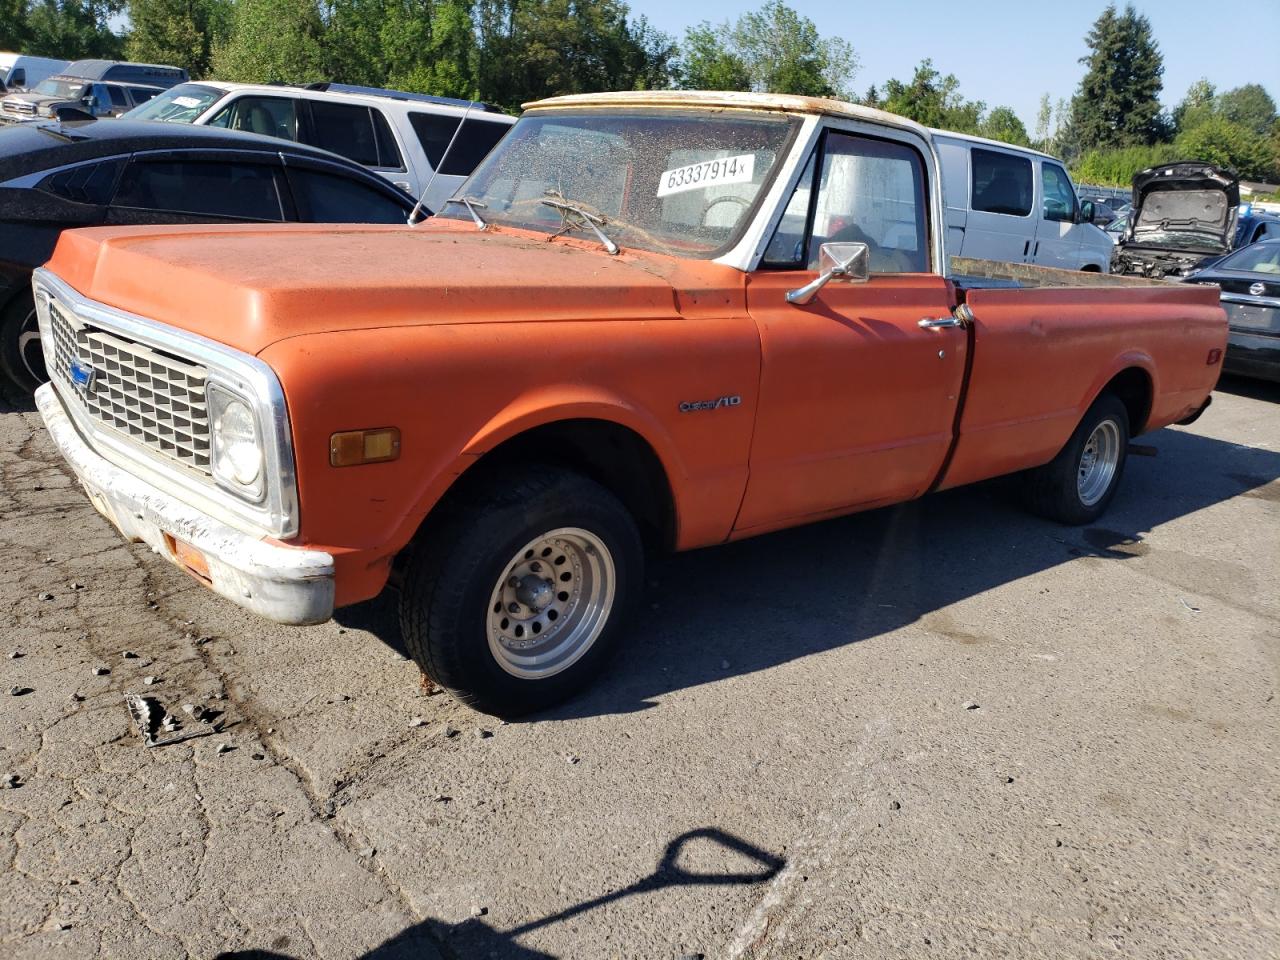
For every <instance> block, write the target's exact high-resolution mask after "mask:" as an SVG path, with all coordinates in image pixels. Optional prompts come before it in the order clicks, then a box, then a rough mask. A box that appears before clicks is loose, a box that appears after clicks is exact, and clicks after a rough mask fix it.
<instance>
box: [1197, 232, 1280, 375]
mask: <svg viewBox="0 0 1280 960" xmlns="http://www.w3.org/2000/svg"><path fill="white" fill-rule="evenodd" d="M1186 282H1187V283H1207V284H1216V285H1217V286H1219V287H1221V288H1222V307H1223V309H1224V310H1226V311H1227V323H1228V324H1229V327H1230V332H1229V334H1228V337H1227V355H1226V357H1225V358H1224V359H1223V367H1222V368H1223V370H1225V371H1227V372H1228V373H1239V374H1243V375H1244V376H1246V377H1258V378H1260V379H1263V380H1276V381H1280V240H1259V241H1258V242H1257V243H1253V244H1250V245H1249V246H1247V247H1245V248H1244V249H1242V250H1237V251H1236V252H1235V253H1231V254H1228V255H1227V256H1225V257H1223V258H1222V259H1221V260H1218V261H1217V262H1215V263H1214V264H1212V265H1211V266H1209V267H1206V268H1205V269H1203V270H1197V271H1196V272H1195V273H1193V274H1192V275H1190V276H1189V277H1187V278H1186Z"/></svg>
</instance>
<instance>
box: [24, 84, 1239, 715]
mask: <svg viewBox="0 0 1280 960" xmlns="http://www.w3.org/2000/svg"><path fill="white" fill-rule="evenodd" d="M980 186H981V185H980V184H979V185H976V187H980ZM943 211H944V205H943V198H942V194H941V186H940V179H939V176H938V161H937V156H936V153H935V150H934V147H933V143H932V141H931V139H930V136H929V132H928V131H927V130H925V129H924V128H922V127H920V126H918V125H917V124H915V123H912V122H910V121H907V120H904V119H902V118H900V117H895V116H891V115H889V114H886V113H882V112H879V111H875V110H869V109H864V108H861V107H855V106H850V105H848V104H845V103H839V102H834V101H828V100H814V99H808V98H800V97H788V96H766V95H751V94H715V93H618V94H600V95H591V96H574V97H564V98H557V99H553V100H546V101H542V102H539V103H535V104H532V105H530V106H529V107H528V109H527V111H526V112H525V114H524V115H523V117H522V118H521V119H520V121H519V122H518V123H517V124H516V126H515V127H514V128H513V129H512V131H511V133H509V134H508V135H507V137H506V139H505V140H503V141H502V143H500V144H499V146H498V147H497V148H496V149H495V150H494V152H493V153H492V154H490V156H489V157H488V158H487V159H486V160H485V161H484V163H482V164H481V166H480V167H479V168H478V169H477V170H476V172H475V173H474V175H473V176H472V177H471V179H470V180H468V181H467V182H466V184H465V185H464V186H463V187H462V189H461V191H460V192H459V193H458V195H457V196H456V197H455V198H454V199H453V200H452V201H450V203H449V204H448V206H447V207H446V209H445V210H444V211H443V212H442V213H441V215H439V216H437V217H435V218H434V219H432V220H430V221H428V222H426V223H423V224H419V225H414V226H410V225H405V226H403V227H395V226H303V225H299V226H260V225H245V226H227V225H222V226H215V227H209V226H185V227H184V226H179V227H140V228H102V229H90V230H77V231H71V232H69V233H66V234H64V235H63V237H62V240H61V241H60V243H59V245H58V248H57V251H56V253H55V254H54V257H53V259H52V260H51V261H50V262H49V264H48V265H47V266H46V267H45V268H44V269H42V270H40V271H39V272H38V273H37V276H36V278H35V281H34V283H35V292H36V303H37V309H38V314H39V320H40V330H41V336H42V338H43V346H44V350H45V354H46V357H47V358H48V367H49V370H50V371H51V375H52V383H50V384H48V385H46V386H45V387H42V388H41V389H40V391H39V392H38V394H37V399H38V404H39V408H40V411H41V413H42V414H43V417H44V420H45V422H46V424H47V425H48V428H49V431H50V433H51V435H52V437H53V439H54V440H55V442H56V443H57V445H58V446H59V447H60V449H61V451H62V453H63V455H64V456H65V457H66V459H67V460H68V461H69V462H70V464H71V467H72V469H74V471H75V472H76V473H77V474H78V476H79V478H80V480H81V481H82V483H83V485H84V487H85V489H86V490H87V491H88V493H89V496H90V497H91V498H92V500H93V502H94V504H95V505H96V506H97V508H98V509H99V510H100V511H101V512H102V513H103V514H104V515H106V516H107V517H108V518H110V519H111V520H112V521H113V522H114V523H115V524H116V526H117V527H119V529H120V530H121V532H122V533H123V534H124V535H125V536H126V537H128V538H130V539H133V540H138V541H145V542H147V543H149V544H150V545H151V546H152V547H153V548H154V549H155V550H156V551H158V552H159V553H160V554H162V555H163V556H165V557H166V558H168V559H169V560H170V561H172V562H174V563H176V564H178V565H180V566H181V567H183V568H184V569H186V570H187V571H188V572H190V573H191V574H192V575H193V576H194V577H196V578H198V579H199V580H201V581H202V582H204V583H205V584H207V585H208V586H209V587H211V588H212V589H213V590H216V591H217V592H218V593H219V594H222V595H223V596H225V597H227V598H229V599H231V600H233V601H235V602H236V603H239V604H241V605H242V606H244V607H247V608H248V609H250V610H253V611H256V612H257V613H260V614H262V615H263V616H266V617H270V618H272V619H275V620H278V621H281V622H285V623H294V624H308V623H318V622H321V621H324V620H327V619H329V617H330V616H331V615H332V613H333V610H334V608H335V607H337V606H342V605H345V604H352V603H356V602H359V601H362V600H366V599H368V598H371V597H373V596H375V595H377V594H378V593H379V592H381V591H382V590H384V589H385V588H387V587H388V586H389V585H391V586H393V587H394V588H396V589H398V590H399V603H400V611H401V614H400V617H401V623H402V627H403V631H404V637H405V641H406V643H407V645H408V648H409V650H410V651H411V652H412V654H413V656H414V657H415V658H416V659H417V661H418V662H419V664H420V665H421V666H422V668H423V670H424V671H425V672H426V673H427V674H428V675H429V676H431V677H432V678H434V679H435V680H436V681H438V682H439V683H440V684H442V685H443V686H445V687H446V688H448V689H450V690H451V691H453V692H454V693H455V694H456V695H457V696H458V697H459V698H460V699H462V700H463V701H465V702H467V703H470V704H472V705H473V706H475V707H477V708H479V709H482V710H485V711H491V712H495V713H502V714H516V713H520V712H522V711H528V710H531V709H535V708H538V707H541V706H544V705H547V704H550V703H552V702H554V701H556V700H559V699H561V698H563V697H565V696H567V695H568V694H570V693H571V692H572V691H574V690H575V689H577V688H579V687H580V686H581V685H582V684H583V683H584V682H585V681H586V680H587V679H588V678H589V677H590V676H591V675H592V674H593V673H594V672H595V671H596V670H598V668H599V667H600V666H601V665H602V663H603V662H604V660H605V659H606V656H607V654H608V653H609V652H610V650H611V649H612V648H614V647H615V646H616V645H617V643H618V640H619V637H620V635H621V634H622V633H623V631H624V629H625V628H626V626H627V624H628V621H629V620H630V619H632V616H633V610H634V608H635V604H636V602H637V600H638V599H639V595H640V593H641V591H642V588H643V584H644V582H645V581H644V576H643V571H642V566H643V562H644V557H645V555H646V552H647V551H654V550H671V549H674V550H687V549H690V548H693V547H703V546H707V545H709V544H716V543H723V542H725V541H727V540H734V539H738V538H742V537H749V536H754V535H755V534H759V533H764V532H766V531H770V530H777V529H779V528H782V527H787V526H792V525H795V524H800V523H807V522H809V521H813V520H819V519H822V518H824V517H833V516H836V515H839V514H845V513H850V512H853V511H857V510H866V509H869V508H873V507H878V506H882V505H885V504H892V503H898V502H901V501H905V500H910V499H912V498H914V497H919V496H921V495H923V494H925V493H928V492H930V491H933V490H938V489H944V488H947V487H954V486H957V485H959V484H965V483H971V482H973V481H976V480H982V479H984V478H987V477H994V476H997V475H1000V474H1010V473H1015V472H1021V473H1025V480H1026V486H1027V491H1028V501H1029V503H1030V504H1031V505H1032V507H1033V508H1034V509H1036V510H1037V511H1039V512H1040V513H1042V514H1045V515H1047V516H1049V517H1052V518H1055V519H1057V520H1060V521H1063V522H1066V523H1086V522H1089V521H1091V520H1093V519H1094V518H1095V517H1097V516H1098V515H1099V514H1100V513H1101V512H1102V511H1103V510H1104V509H1105V508H1106V506H1107V504H1108V502H1109V501H1110V500H1111V498H1112V496H1113V494H1114V493H1115V490H1116V486H1117V484H1118V483H1119V481H1120V477H1121V474H1122V472H1123V470H1124V465H1125V453H1126V449H1127V446H1128V443H1129V439H1130V437H1131V436H1134V435H1136V434H1139V433H1142V432H1144V431H1148V430H1154V429H1156V428H1159V427H1163V426H1165V425H1167V424H1171V423H1175V422H1188V421H1189V420H1190V419H1193V418H1194V417H1196V416H1198V415H1199V413H1200V412H1201V411H1202V410H1203V408H1204V407H1205V406H1206V405H1207V404H1208V402H1209V395H1210V391H1211V390H1212V388H1213V386H1214V384H1215V382H1216V380H1217V377H1218V372H1219V368H1220V361H1221V357H1222V351H1223V349H1224V347H1225V346H1226V341H1227V324H1226V320H1225V317H1224V315H1223V312H1222V309H1221V307H1220V306H1219V303H1218V296H1217V291H1216V290H1213V289H1209V288H1200V287H1196V286H1195V285H1192V284H1161V283H1153V282H1149V281H1143V280H1129V279H1121V278H1110V277H1105V276H1096V275H1090V274H1076V273H1067V272H1064V271H1057V270H1050V269H1043V268H1037V267H1034V266H1029V265H1025V264H995V263H984V262H981V261H963V262H962V261H955V262H952V261H950V260H949V259H948V256H947V251H946V249H945V235H946V231H945V229H943V226H944V224H945V220H944V217H943ZM1058 215H1059V219H1060V213H1059V214H1058Z"/></svg>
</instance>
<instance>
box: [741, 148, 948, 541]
mask: <svg viewBox="0 0 1280 960" xmlns="http://www.w3.org/2000/svg"><path fill="white" fill-rule="evenodd" d="M927 171H928V168H927V166H926V165H925V163H924V159H923V155H922V152H921V149H920V147H919V146H917V145H916V143H915V141H914V139H913V138H910V137H909V135H904V139H903V140H889V139H882V138H879V137H871V136H864V135H860V134H855V133H852V132H844V131H840V130H834V129H831V130H828V131H827V132H826V133H825V134H824V135H823V137H822V138H821V141H820V143H819V144H818V146H817V148H816V149H815V152H814V155H813V156H812V157H810V159H809V162H808V164H807V166H806V169H805V171H804V173H803V174H802V175H801V177H800V181H799V183H798V185H797V186H796V188H795V191H794V193H793V195H792V197H791V202H790V203H789V205H788V207H787V209H786V211H785V213H784V215H783V218H782V221H781V222H780V224H779V226H778V228H777V230H776V232H775V234H774V237H773V239H772V240H771V242H770V244H769V246H768V248H767V249H766V252H765V258H764V262H763V264H762V266H761V267H760V268H759V269H758V270H756V271H755V272H754V273H752V274H751V275H750V276H749V278H748V283H747V309H748V311H749V312H750V314H751V316H752V317H753V319H754V320H755V321H756V325H757V327H758V328H759V331H760V341H761V354H762V369H761V383H760V400H759V407H758V414H757V419H756V429H755V434H754V438H753V441H752V449H751V460H750V478H749V480H748V484H747V491H746V496H745V498H744V501H743V504H742V508H741V510H740V512H739V516H738V520H737V523H736V524H735V534H746V533H752V532H760V531H761V530H764V529H769V528H771V527H778V526H783V525H786V524H789V523H792V522H795V521H797V520H801V519H806V518H808V519H816V518H819V517H821V516H824V515H834V514H838V513H845V512H851V511H853V510H858V509H863V508H866V507H872V506H876V505H878V504H886V503H892V502H897V501H901V500H907V499H911V498H912V497H916V496H919V495H920V494H922V493H924V492H926V491H927V490H928V489H929V487H930V486H931V485H932V483H933V482H934V480H935V478H936V477H937V476H938V474H939V473H940V471H941V470H942V467H943V464H944V462H945V460H946V457H947V454H948V452H949V450H950V447H951V441H952V431H953V426H954V421H955V415H956V410H957V405H958V400H959V395H960V388H961V385H962V383H963V381H964V370H965V358H966V354H967V349H968V342H967V336H966V332H965V330H964V329H963V328H960V327H954V326H943V327H931V328H930V327H922V326H921V325H920V321H921V320H922V319H943V320H946V319H949V318H951V309H952V306H953V303H954V301H953V292H952V289H951V285H950V284H949V283H948V282H947V281H946V280H945V279H944V278H943V277H942V276H940V275H939V274H937V273H934V272H931V271H932V269H933V266H934V265H933V263H932V256H933V254H932V245H931V243H930V232H929V231H930V223H929V199H928V198H929V184H928V182H927ZM824 242H860V243H866V244H867V245H868V249H869V254H870V257H869V259H870V271H871V273H870V278H869V280H868V281H867V282H865V283H846V282H841V281H839V280H835V281H832V282H831V283H828V284H827V285H826V286H825V287H824V288H823V289H822V290H821V291H820V292H819V293H818V294H817V296H815V297H814V298H813V299H812V300H810V301H809V302H808V303H807V304H804V305H803V306H798V305H795V304H792V303H788V302H787V299H786V294H787V292H788V291H790V290H793V289H796V288H798V287H801V286H803V285H804V284H806V283H808V282H809V281H811V280H813V279H815V278H816V277H817V275H818V274H817V266H818V252H819V250H820V248H821V245H822V244H823V243H824Z"/></svg>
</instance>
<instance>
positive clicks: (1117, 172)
mask: <svg viewBox="0 0 1280 960" xmlns="http://www.w3.org/2000/svg"><path fill="white" fill-rule="evenodd" d="M1179 159H1184V158H1183V157H1182V156H1181V155H1180V154H1179V152H1178V148H1177V147H1175V146H1174V145H1173V144H1171V143H1157V144H1153V145H1151V146H1138V147H1112V148H1110V149H1105V150H1090V151H1088V152H1087V153H1085V154H1084V155H1083V156H1081V157H1080V158H1079V159H1078V160H1077V161H1076V162H1075V163H1074V164H1072V166H1071V176H1072V179H1074V180H1075V181H1076V183H1088V184H1093V185H1095V186H1101V187H1129V186H1130V185H1132V183H1133V175H1134V174H1135V173H1137V172H1138V171H1140V170H1145V169H1147V167H1156V166H1159V165H1160V164H1163V163H1172V162H1173V161H1175V160H1179Z"/></svg>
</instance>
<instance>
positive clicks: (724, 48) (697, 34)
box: [680, 21, 751, 90]
mask: <svg viewBox="0 0 1280 960" xmlns="http://www.w3.org/2000/svg"><path fill="white" fill-rule="evenodd" d="M726 27H727V25H726ZM722 31H723V32H725V33H728V32H729V31H728V30H726V28H725V27H713V26H712V25H711V24H710V23H707V22H706V21H703V22H702V23H700V24H698V25H697V26H696V27H690V28H689V29H688V30H686V31H685V32H684V47H683V49H682V50H681V51H680V61H681V64H680V81H681V85H682V86H684V87H685V89H688V90H750V89H751V74H750V73H749V72H748V71H747V65H746V64H745V63H744V62H743V61H742V59H741V58H740V57H739V56H738V55H737V54H736V53H734V52H733V51H732V50H731V49H729V47H728V45H727V44H726V43H725V41H724V39H722V36H721V34H722Z"/></svg>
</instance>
